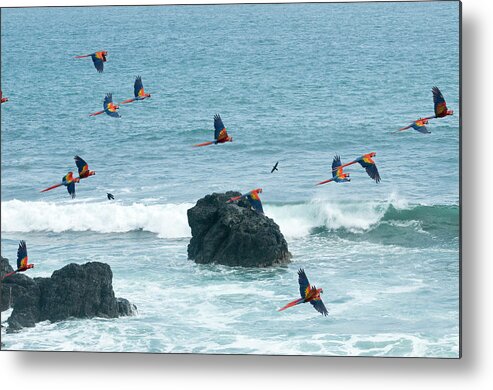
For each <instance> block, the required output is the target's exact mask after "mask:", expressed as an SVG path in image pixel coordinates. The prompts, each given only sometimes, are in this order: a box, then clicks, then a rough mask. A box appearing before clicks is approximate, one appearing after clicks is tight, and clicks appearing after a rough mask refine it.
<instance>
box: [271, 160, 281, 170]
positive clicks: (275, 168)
mask: <svg viewBox="0 0 493 390" xmlns="http://www.w3.org/2000/svg"><path fill="white" fill-rule="evenodd" d="M278 165H279V161H278V162H276V165H274V167H273V168H272V170H271V171H270V173H272V172H274V171H278V170H279V169H277V166H278Z"/></svg>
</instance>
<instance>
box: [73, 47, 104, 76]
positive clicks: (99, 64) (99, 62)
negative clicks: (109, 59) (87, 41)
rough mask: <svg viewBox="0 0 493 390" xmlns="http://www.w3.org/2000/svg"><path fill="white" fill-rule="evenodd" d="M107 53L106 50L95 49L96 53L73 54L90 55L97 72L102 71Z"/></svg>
mask: <svg viewBox="0 0 493 390" xmlns="http://www.w3.org/2000/svg"><path fill="white" fill-rule="evenodd" d="M107 55H108V52H107V51H97V52H96V53H92V54H86V55H84V56H75V58H86V57H91V58H92V62H94V67H95V68H96V70H97V71H98V72H99V73H102V72H103V70H104V63H105V62H106V56H107Z"/></svg>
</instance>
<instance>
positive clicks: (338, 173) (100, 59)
mask: <svg viewBox="0 0 493 390" xmlns="http://www.w3.org/2000/svg"><path fill="white" fill-rule="evenodd" d="M88 57H91V59H92V61H93V64H94V67H95V68H96V70H97V71H98V72H99V73H103V71H104V63H105V62H107V60H108V59H107V57H108V52H107V51H104V50H103V51H97V52H95V53H92V54H86V55H79V56H75V57H74V58H77V59H81V58H88ZM432 93H433V103H434V115H433V116H429V117H425V118H419V119H417V120H415V121H413V122H412V123H411V124H409V125H408V126H405V127H402V128H400V129H399V130H397V131H396V132H394V133H399V132H402V131H404V130H408V129H414V130H416V131H418V132H420V133H423V134H429V133H431V132H430V131H429V130H428V128H427V127H426V125H427V124H428V123H429V121H430V120H431V119H436V118H445V117H447V116H449V115H453V114H454V111H453V110H450V109H449V108H448V107H447V104H446V102H445V99H444V97H443V95H442V93H441V92H440V90H439V89H438V87H433V88H432ZM150 97H151V94H149V93H146V92H145V91H144V86H143V82H142V77H140V76H137V77H136V79H135V82H134V97H133V98H130V99H127V100H124V101H122V102H121V103H119V104H116V103H114V102H113V95H112V94H111V93H108V94H107V95H106V96H105V97H104V100H103V110H101V111H97V112H94V113H91V114H89V116H91V117H94V116H97V115H100V114H103V113H105V114H107V115H108V116H110V117H113V118H121V116H120V114H119V113H118V110H119V108H120V106H121V105H125V104H129V103H132V102H135V101H139V100H145V99H148V98H150ZM0 98H1V103H6V102H7V101H9V99H8V98H7V97H3V95H2V92H1V90H0ZM227 142H233V137H231V136H229V134H228V132H227V130H226V127H225V126H224V123H223V121H222V119H221V116H220V115H219V114H216V115H214V140H213V141H207V142H203V143H199V144H195V145H193V146H194V147H202V146H208V145H218V144H224V143H227ZM375 156H376V153H375V152H370V153H366V154H363V155H362V156H360V157H358V158H356V159H354V160H352V161H350V162H347V163H345V164H343V163H342V162H341V157H340V156H338V155H336V156H334V158H333V161H332V171H331V173H332V178H330V179H328V180H324V181H321V182H319V183H317V184H316V185H317V186H318V185H323V184H326V183H330V182H335V183H344V182H350V181H351V179H350V174H349V173H345V172H344V168H346V167H348V166H351V165H353V164H359V165H360V166H361V167H362V168H364V169H365V171H366V173H367V174H368V176H369V177H370V178H371V179H372V180H374V181H375V182H376V183H379V182H380V180H381V178H380V173H379V172H378V169H377V165H376V162H375V161H374V159H373V158H374V157H375ZM74 160H75V164H76V166H77V170H78V177H75V176H74V174H73V172H68V173H67V174H66V175H65V176H63V178H62V180H61V182H59V183H57V184H54V185H52V186H50V187H48V188H45V189H43V190H41V191H40V192H47V191H50V190H52V189H54V188H57V187H60V186H62V185H63V186H65V187H66V188H67V191H68V193H69V195H70V196H71V197H72V198H75V184H76V183H80V181H81V180H83V179H87V178H89V177H91V176H93V175H95V174H96V172H95V171H92V170H90V169H89V166H88V164H87V163H86V161H84V159H82V158H81V157H80V156H75V157H74ZM278 165H279V161H277V162H276V164H275V165H274V166H273V168H272V170H271V173H273V172H275V171H279V169H278ZM260 193H262V189H261V188H256V189H254V190H251V191H249V192H247V193H245V194H242V195H240V196H236V197H232V198H230V199H228V200H227V203H232V202H235V201H238V200H240V199H243V198H245V199H247V200H248V201H249V204H250V205H251V207H252V209H253V210H255V211H257V212H258V213H261V214H263V208H262V202H261V200H260V196H259V194H260ZM107 197H108V200H113V199H114V196H113V195H112V194H110V193H107ZM33 267H34V265H33V264H29V263H28V256H27V246H26V243H25V242H24V241H21V242H20V243H19V247H18V250H17V269H16V270H15V271H13V272H10V273H7V274H6V275H4V276H3V278H2V280H3V279H5V278H7V277H10V276H12V275H14V274H16V273H18V272H24V271H27V270H28V269H31V268H33ZM298 284H299V288H300V295H301V298H299V299H296V300H294V301H292V302H290V303H288V304H287V305H285V306H284V307H282V308H281V309H279V311H283V310H285V309H287V308H290V307H293V306H296V305H299V304H301V303H306V302H310V303H311V305H312V306H313V307H314V309H315V310H317V311H318V312H319V313H321V314H322V315H324V316H327V315H328V311H327V308H326V307H325V305H324V304H323V302H322V299H321V298H320V294H321V293H323V289H321V288H316V287H315V286H312V285H310V283H309V281H308V278H307V276H306V274H305V271H304V270H303V269H300V270H299V271H298Z"/></svg>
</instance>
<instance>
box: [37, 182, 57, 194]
mask: <svg viewBox="0 0 493 390" xmlns="http://www.w3.org/2000/svg"><path fill="white" fill-rule="evenodd" d="M61 185H62V183H59V184H55V185H54V186H51V187H48V188H45V189H44V190H41V191H39V192H46V191H50V190H52V189H54V188H57V187H60V186H61Z"/></svg>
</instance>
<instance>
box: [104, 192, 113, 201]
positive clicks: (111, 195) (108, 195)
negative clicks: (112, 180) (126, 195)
mask: <svg viewBox="0 0 493 390" xmlns="http://www.w3.org/2000/svg"><path fill="white" fill-rule="evenodd" d="M106 196H107V197H108V200H113V199H115V197H114V196H113V194H110V193H109V192H107V193H106Z"/></svg>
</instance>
